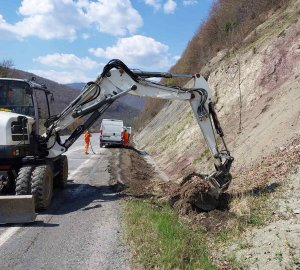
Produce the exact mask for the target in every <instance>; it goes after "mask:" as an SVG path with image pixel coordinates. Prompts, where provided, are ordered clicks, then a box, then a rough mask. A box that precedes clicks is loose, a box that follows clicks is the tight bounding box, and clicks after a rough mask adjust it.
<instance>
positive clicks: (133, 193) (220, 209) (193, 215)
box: [110, 148, 232, 233]
mask: <svg viewBox="0 0 300 270" xmlns="http://www.w3.org/2000/svg"><path fill="white" fill-rule="evenodd" d="M110 150H111V151H112V152H113V153H114V154H113V155H112V161H111V164H112V167H111V168H110V171H111V181H110V184H111V185H112V186H113V187H115V188H116V191H118V192H119V193H120V195H121V196H124V197H135V198H155V199H156V200H151V202H152V203H153V204H157V203H165V202H167V203H168V204H170V205H171V206H172V207H173V208H174V209H175V211H176V212H177V213H178V215H179V216H181V217H182V218H184V219H185V220H186V221H187V222H191V224H197V225H199V224H200V225H202V227H203V229H204V230H205V231H207V232H208V233H215V232H217V231H219V230H220V229H221V228H222V227H223V226H225V225H226V224H227V222H228V220H229V219H230V218H231V215H232V214H230V213H229V212H228V211H227V210H228V200H229V199H228V198H229V197H228V196H227V195H226V194H224V195H223V196H222V197H221V198H220V200H219V202H218V203H217V204H216V203H215V201H212V200H211V198H210V196H209V192H210V189H211V188H210V186H209V184H208V183H207V182H206V181H204V180H203V178H202V177H201V175H198V174H196V173H193V174H191V175H189V176H187V177H186V178H185V179H184V180H183V181H182V182H181V183H180V184H177V183H174V182H172V181H169V182H162V181H161V180H160V179H159V174H158V172H157V171H156V170H155V168H154V167H153V166H152V165H150V164H148V163H147V161H146V160H145V158H144V156H143V153H141V152H139V151H137V150H135V149H134V148H132V149H110ZM204 202H205V204H204ZM203 206H205V207H208V208H210V207H212V206H213V208H214V210H212V211H204V210H203ZM205 207H204V208H205Z"/></svg>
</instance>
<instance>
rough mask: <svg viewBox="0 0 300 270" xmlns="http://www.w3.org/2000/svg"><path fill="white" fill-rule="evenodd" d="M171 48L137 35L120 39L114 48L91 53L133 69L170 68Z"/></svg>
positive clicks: (91, 51) (95, 49)
mask: <svg viewBox="0 0 300 270" xmlns="http://www.w3.org/2000/svg"><path fill="white" fill-rule="evenodd" d="M168 51H169V47H168V46H167V45H165V44H162V43H160V42H159V41H156V40H155V39H153V38H150V37H146V36H141V35H135V36H132V37H128V38H119V39H118V41H117V43H116V44H115V45H114V46H112V47H107V48H105V49H103V48H91V49H90V50H89V52H90V53H92V54H93V55H95V56H97V57H104V58H108V59H112V58H117V59H120V60H122V61H124V63H125V64H126V65H128V66H130V67H131V68H147V69H148V68H153V67H154V68H161V67H169V66H170V63H169V54H168Z"/></svg>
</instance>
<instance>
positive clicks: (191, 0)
mask: <svg viewBox="0 0 300 270" xmlns="http://www.w3.org/2000/svg"><path fill="white" fill-rule="evenodd" d="M196 4H198V1H197V0H183V5H184V6H192V5H196Z"/></svg>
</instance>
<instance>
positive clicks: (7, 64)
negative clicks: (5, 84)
mask: <svg viewBox="0 0 300 270" xmlns="http://www.w3.org/2000/svg"><path fill="white" fill-rule="evenodd" d="M13 66H14V64H13V61H12V60H6V59H3V60H2V62H1V63H0V77H8V75H9V73H10V70H11V69H12V68H13Z"/></svg>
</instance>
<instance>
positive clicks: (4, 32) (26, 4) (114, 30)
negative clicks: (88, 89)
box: [0, 0, 213, 83]
mask: <svg viewBox="0 0 300 270" xmlns="http://www.w3.org/2000/svg"><path fill="white" fill-rule="evenodd" d="M212 2H213V0H131V1H130V0H93V1H92V0H21V1H20V0H19V1H17V0H0V61H2V60H12V62H13V63H14V67H15V68H17V69H22V70H24V71H29V72H33V73H35V74H37V75H40V76H42V77H45V78H48V79H51V80H54V81H57V82H60V83H71V82H87V81H90V80H95V79H96V77H97V76H98V75H99V74H100V73H101V71H102V68H103V66H104V65H105V64H106V63H107V62H108V61H109V60H110V59H112V58H118V59H121V60H122V61H124V62H125V64H127V65H128V66H129V67H130V68H138V69H142V70H148V71H167V70H169V68H170V67H171V66H172V65H174V64H175V63H176V61H177V60H178V59H179V57H180V55H181V54H182V53H183V51H184V49H185V47H186V45H187V43H188V42H189V40H191V38H192V37H193V35H194V33H195V32H196V31H197V29H198V27H199V26H200V24H201V23H202V22H203V21H204V20H205V18H206V17H207V15H208V13H209V10H210V7H211V4H212Z"/></svg>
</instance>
